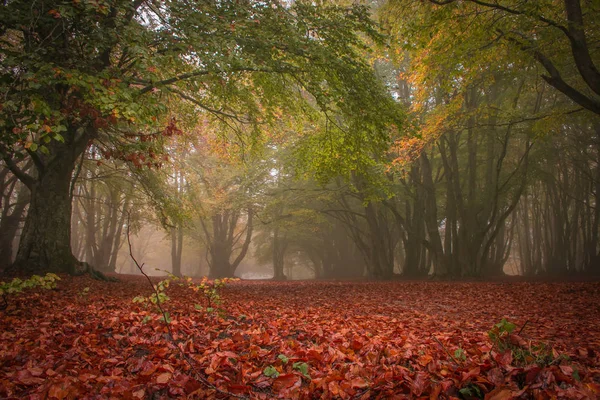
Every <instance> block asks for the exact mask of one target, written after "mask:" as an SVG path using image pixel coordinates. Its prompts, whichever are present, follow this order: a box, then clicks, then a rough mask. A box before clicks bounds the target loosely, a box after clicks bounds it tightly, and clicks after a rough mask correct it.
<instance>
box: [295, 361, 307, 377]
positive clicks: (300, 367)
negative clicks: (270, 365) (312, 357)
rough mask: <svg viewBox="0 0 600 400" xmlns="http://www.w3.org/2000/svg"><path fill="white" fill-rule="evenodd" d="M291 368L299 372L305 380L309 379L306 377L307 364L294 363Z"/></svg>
mask: <svg viewBox="0 0 600 400" xmlns="http://www.w3.org/2000/svg"><path fill="white" fill-rule="evenodd" d="M292 367H293V368H294V369H295V370H296V371H299V372H300V373H301V374H302V375H304V377H305V378H307V379H310V375H308V364H307V363H305V362H295V363H294V364H293V365H292Z"/></svg>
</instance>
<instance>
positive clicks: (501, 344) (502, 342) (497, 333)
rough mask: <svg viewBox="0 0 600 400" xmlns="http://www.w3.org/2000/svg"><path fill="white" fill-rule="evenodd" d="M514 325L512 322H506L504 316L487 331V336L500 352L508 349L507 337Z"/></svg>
mask: <svg viewBox="0 0 600 400" xmlns="http://www.w3.org/2000/svg"><path fill="white" fill-rule="evenodd" d="M516 327H517V326H516V325H515V324H513V323H512V322H508V321H507V320H506V318H502V321H500V322H499V323H497V324H496V325H494V326H493V327H492V329H490V330H489V331H488V337H489V338H490V339H491V340H492V342H493V343H494V346H496V348H497V349H498V350H499V351H500V352H504V351H506V350H507V349H510V341H509V337H510V334H511V333H512V332H513V331H514V330H515V328H516Z"/></svg>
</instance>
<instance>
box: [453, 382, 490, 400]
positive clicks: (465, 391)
mask: <svg viewBox="0 0 600 400" xmlns="http://www.w3.org/2000/svg"><path fill="white" fill-rule="evenodd" d="M458 392H459V394H460V397H461V398H462V399H473V398H476V399H483V398H484V393H483V392H482V391H481V389H480V388H479V386H477V385H476V384H474V383H469V384H468V385H467V386H465V387H463V388H462V389H460V390H459V391H458Z"/></svg>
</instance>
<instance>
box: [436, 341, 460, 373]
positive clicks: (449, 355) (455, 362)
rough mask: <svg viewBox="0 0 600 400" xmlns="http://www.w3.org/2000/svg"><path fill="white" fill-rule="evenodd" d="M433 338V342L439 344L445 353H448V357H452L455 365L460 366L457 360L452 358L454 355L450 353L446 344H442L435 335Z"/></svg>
mask: <svg viewBox="0 0 600 400" xmlns="http://www.w3.org/2000/svg"><path fill="white" fill-rule="evenodd" d="M431 337H432V338H433V340H435V341H436V342H438V343H439V345H440V346H442V349H444V351H445V352H446V354H448V357H450V358H451V359H452V361H454V364H456V365H458V366H460V363H459V362H458V361H456V358H454V357H453V356H452V354H450V352H449V351H448V349H447V348H446V346H444V344H443V343H442V342H440V341H439V339H438V338H436V337H435V335H433V334H432V335H431Z"/></svg>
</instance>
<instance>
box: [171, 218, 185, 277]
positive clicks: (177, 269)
mask: <svg viewBox="0 0 600 400" xmlns="http://www.w3.org/2000/svg"><path fill="white" fill-rule="evenodd" d="M182 250H183V227H182V226H181V224H178V225H177V226H176V227H173V228H171V272H172V274H173V275H175V276H181V253H182Z"/></svg>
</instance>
